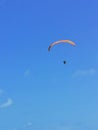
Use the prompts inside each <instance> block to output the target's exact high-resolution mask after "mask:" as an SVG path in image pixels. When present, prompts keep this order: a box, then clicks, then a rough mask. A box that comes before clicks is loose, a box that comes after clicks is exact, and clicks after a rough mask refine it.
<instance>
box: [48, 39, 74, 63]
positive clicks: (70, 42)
mask: <svg viewBox="0 0 98 130" xmlns="http://www.w3.org/2000/svg"><path fill="white" fill-rule="evenodd" d="M59 43H69V44H70V45H72V46H76V44H75V43H74V42H73V41H71V40H59V41H56V42H53V43H51V44H50V45H49V47H48V51H50V50H51V48H52V47H53V46H54V45H56V44H59ZM63 63H64V64H66V61H65V60H64V61H63Z"/></svg>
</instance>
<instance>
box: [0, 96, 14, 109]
mask: <svg viewBox="0 0 98 130" xmlns="http://www.w3.org/2000/svg"><path fill="white" fill-rule="evenodd" d="M12 104H13V100H12V99H11V98H8V100H7V101H6V102H4V103H3V104H1V105H0V108H6V107H9V106H11V105H12Z"/></svg>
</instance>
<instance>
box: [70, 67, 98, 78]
mask: <svg viewBox="0 0 98 130" xmlns="http://www.w3.org/2000/svg"><path fill="white" fill-rule="evenodd" d="M97 71H98V70H97V69H94V68H90V69H87V70H77V71H76V72H74V74H73V75H72V76H73V77H80V76H90V75H94V74H96V73H97Z"/></svg>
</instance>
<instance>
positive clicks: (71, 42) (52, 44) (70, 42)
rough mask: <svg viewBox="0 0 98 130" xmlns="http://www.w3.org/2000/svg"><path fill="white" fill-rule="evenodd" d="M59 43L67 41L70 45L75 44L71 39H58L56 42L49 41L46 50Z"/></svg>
mask: <svg viewBox="0 0 98 130" xmlns="http://www.w3.org/2000/svg"><path fill="white" fill-rule="evenodd" d="M59 43H69V44H70V45H72V46H76V44H75V43H74V42H73V41H71V40H59V41H56V42H53V43H51V44H50V46H49V47H48V51H50V50H51V48H52V47H53V46H54V45H56V44H59Z"/></svg>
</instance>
